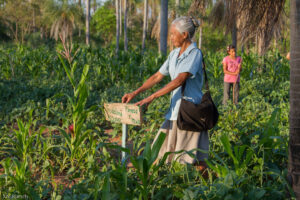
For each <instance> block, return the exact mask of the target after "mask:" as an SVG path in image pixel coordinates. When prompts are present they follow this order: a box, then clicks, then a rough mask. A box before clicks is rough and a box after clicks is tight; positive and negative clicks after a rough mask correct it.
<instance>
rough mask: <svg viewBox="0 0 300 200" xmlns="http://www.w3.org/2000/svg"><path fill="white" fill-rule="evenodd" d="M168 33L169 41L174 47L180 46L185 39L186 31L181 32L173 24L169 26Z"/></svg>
mask: <svg viewBox="0 0 300 200" xmlns="http://www.w3.org/2000/svg"><path fill="white" fill-rule="evenodd" d="M170 33H171V35H170V37H171V41H172V43H173V44H174V46H175V47H181V46H182V44H183V43H184V41H185V40H186V39H187V33H186V32H184V33H182V34H181V33H180V32H179V31H178V30H177V28H176V26H175V25H174V24H172V26H171V30H170Z"/></svg>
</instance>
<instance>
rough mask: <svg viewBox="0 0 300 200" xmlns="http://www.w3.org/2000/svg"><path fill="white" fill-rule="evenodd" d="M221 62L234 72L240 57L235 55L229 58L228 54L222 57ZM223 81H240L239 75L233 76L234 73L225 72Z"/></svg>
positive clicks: (240, 60)
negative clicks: (233, 57)
mask: <svg viewBox="0 0 300 200" xmlns="http://www.w3.org/2000/svg"><path fill="white" fill-rule="evenodd" d="M222 63H223V64H226V66H227V71H229V72H236V71H237V70H238V66H239V64H240V63H242V59H241V57H239V56H237V57H236V58H235V60H234V59H232V58H230V57H229V56H226V57H225V58H224V59H223V62H222ZM224 82H226V83H235V82H240V75H238V76H235V75H229V74H225V76H224Z"/></svg>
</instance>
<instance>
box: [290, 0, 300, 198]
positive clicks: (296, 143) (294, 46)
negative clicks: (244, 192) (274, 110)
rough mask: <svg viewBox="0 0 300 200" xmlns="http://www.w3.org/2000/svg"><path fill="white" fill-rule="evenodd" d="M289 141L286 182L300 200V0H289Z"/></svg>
mask: <svg viewBox="0 0 300 200" xmlns="http://www.w3.org/2000/svg"><path fill="white" fill-rule="evenodd" d="M290 19H291V36H290V37H291V61H290V63H291V69H290V119H289V122H290V140H289V162H288V180H289V182H290V183H291V186H292V188H293V190H294V192H295V194H296V199H300V81H299V80H300V59H299V58H300V0H291V16H290Z"/></svg>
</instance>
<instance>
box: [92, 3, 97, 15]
mask: <svg viewBox="0 0 300 200" xmlns="http://www.w3.org/2000/svg"><path fill="white" fill-rule="evenodd" d="M93 10H94V13H95V12H96V10H97V0H94V5H93Z"/></svg>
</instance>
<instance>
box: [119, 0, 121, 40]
mask: <svg viewBox="0 0 300 200" xmlns="http://www.w3.org/2000/svg"><path fill="white" fill-rule="evenodd" d="M119 1H120V2H119V17H120V21H119V23H120V36H121V35H122V0H119Z"/></svg>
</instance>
